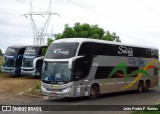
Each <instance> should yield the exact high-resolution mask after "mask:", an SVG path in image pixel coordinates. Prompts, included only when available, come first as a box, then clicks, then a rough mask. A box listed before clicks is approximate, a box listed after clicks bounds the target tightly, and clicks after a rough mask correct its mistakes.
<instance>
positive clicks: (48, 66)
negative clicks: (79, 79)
mask: <svg viewBox="0 0 160 114" xmlns="http://www.w3.org/2000/svg"><path fill="white" fill-rule="evenodd" d="M70 80H71V71H70V70H69V69H68V62H45V63H44V64H43V73H42V81H45V82H49V83H52V82H67V81H70Z"/></svg>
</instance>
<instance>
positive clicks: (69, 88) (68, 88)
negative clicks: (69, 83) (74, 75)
mask: <svg viewBox="0 0 160 114" xmlns="http://www.w3.org/2000/svg"><path fill="white" fill-rule="evenodd" d="M71 88H72V87H67V88H65V89H63V90H62V91H63V92H67V91H69V90H71Z"/></svg>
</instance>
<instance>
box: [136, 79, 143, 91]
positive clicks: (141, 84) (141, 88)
mask: <svg viewBox="0 0 160 114" xmlns="http://www.w3.org/2000/svg"><path fill="white" fill-rule="evenodd" d="M143 90H144V84H143V81H139V83H138V89H137V91H138V93H142V92H143Z"/></svg>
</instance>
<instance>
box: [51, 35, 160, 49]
mask: <svg viewBox="0 0 160 114" xmlns="http://www.w3.org/2000/svg"><path fill="white" fill-rule="evenodd" d="M61 42H78V43H83V42H95V43H103V44H115V45H124V46H132V47H140V48H152V49H158V48H155V47H151V46H149V47H147V46H140V45H133V44H126V43H121V42H114V41H105V40H100V39H92V38H64V39H58V40H55V41H54V42H53V43H61Z"/></svg>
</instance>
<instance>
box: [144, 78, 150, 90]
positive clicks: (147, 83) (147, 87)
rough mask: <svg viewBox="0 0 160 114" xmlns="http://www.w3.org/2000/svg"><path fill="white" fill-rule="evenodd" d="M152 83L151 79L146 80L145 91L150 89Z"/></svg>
mask: <svg viewBox="0 0 160 114" xmlns="http://www.w3.org/2000/svg"><path fill="white" fill-rule="evenodd" d="M150 85H151V83H150V81H149V80H146V82H145V87H144V91H145V92H147V91H148V90H149V88H150Z"/></svg>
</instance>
